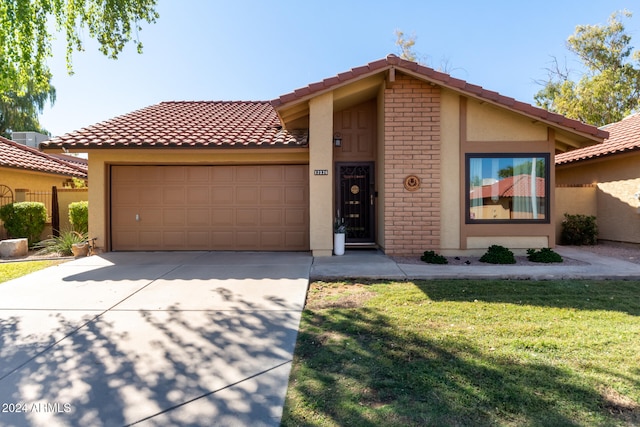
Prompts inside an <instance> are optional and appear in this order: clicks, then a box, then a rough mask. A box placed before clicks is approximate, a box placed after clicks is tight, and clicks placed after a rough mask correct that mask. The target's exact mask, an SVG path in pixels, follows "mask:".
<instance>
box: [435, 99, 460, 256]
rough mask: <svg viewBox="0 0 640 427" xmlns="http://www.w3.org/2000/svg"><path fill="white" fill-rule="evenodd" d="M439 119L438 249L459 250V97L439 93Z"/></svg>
mask: <svg viewBox="0 0 640 427" xmlns="http://www.w3.org/2000/svg"><path fill="white" fill-rule="evenodd" d="M441 99H442V114H441V118H440V124H441V135H442V144H441V145H440V153H441V157H442V160H441V161H442V163H441V164H442V166H441V174H442V181H441V183H440V184H441V188H442V191H441V201H440V218H441V223H440V249H441V250H442V251H447V250H451V249H458V248H459V247H460V213H461V210H460V200H462V199H461V194H460V185H461V182H462V180H463V179H464V169H463V170H462V172H461V170H460V168H461V162H460V97H459V96H458V95H457V94H455V93H453V92H451V91H446V90H444V91H442V96H441Z"/></svg>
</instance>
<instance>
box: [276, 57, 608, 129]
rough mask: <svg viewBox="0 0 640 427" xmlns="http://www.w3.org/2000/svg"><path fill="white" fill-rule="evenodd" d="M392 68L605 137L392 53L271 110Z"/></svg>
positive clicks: (296, 92)
mask: <svg viewBox="0 0 640 427" xmlns="http://www.w3.org/2000/svg"><path fill="white" fill-rule="evenodd" d="M395 67H400V68H402V69H403V71H405V72H409V73H410V74H413V75H414V77H415V74H417V75H419V76H421V77H422V78H424V79H425V80H429V81H432V82H434V83H436V84H438V85H441V86H443V87H446V88H449V89H450V90H453V91H457V92H462V93H464V94H467V95H468V96H470V97H473V98H476V99H481V100H483V101H486V102H490V103H492V104H496V105H499V106H502V107H505V108H508V109H511V110H514V111H517V112H519V113H521V114H524V115H529V116H530V117H535V118H537V119H539V120H542V121H544V122H547V123H549V124H551V125H555V126H562V127H566V128H570V129H573V130H574V131H576V132H580V133H583V134H587V135H591V136H593V137H594V138H597V139H604V138H606V137H607V136H608V135H607V132H606V131H605V130H602V129H599V128H597V127H595V126H593V125H589V124H586V123H584V122H581V121H579V120H576V119H570V118H568V117H565V116H563V115H561V114H557V113H553V112H550V111H548V110H545V109H543V108H540V107H536V106H534V105H531V104H530V103H526V102H523V101H518V100H516V99H515V98H512V97H509V96H506V95H502V94H500V93H499V92H495V91H492V90H488V89H485V88H483V87H482V86H479V85H475V84H472V83H469V82H467V81H465V80H462V79H459V78H457V77H453V76H451V75H450V74H447V73H443V72H441V71H437V70H435V69H433V68H431V67H428V66H426V65H421V64H418V63H417V62H413V61H409V60H406V59H402V58H400V57H398V56H396V55H394V54H389V55H387V56H386V57H385V58H383V59H379V60H376V61H372V62H369V63H368V64H366V65H364V66H360V67H355V68H351V69H350V70H348V71H345V72H342V73H339V74H337V75H335V76H334V77H329V78H326V79H324V80H321V81H319V82H316V83H311V84H309V85H307V86H304V87H302V88H298V89H295V90H294V91H293V92H290V93H287V94H284V95H281V96H280V97H278V98H276V99H273V100H272V101H271V103H272V105H273V107H274V108H276V109H278V108H279V107H281V106H283V105H285V104H288V103H290V102H297V101H301V100H305V99H307V98H309V97H312V96H314V95H316V94H318V93H322V92H325V91H329V90H333V89H335V88H336V86H342V85H344V84H347V83H348V82H350V81H352V80H354V79H357V78H360V77H362V76H365V75H370V74H372V73H376V72H381V71H383V70H385V69H391V68H395Z"/></svg>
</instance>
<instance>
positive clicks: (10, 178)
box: [0, 168, 71, 197]
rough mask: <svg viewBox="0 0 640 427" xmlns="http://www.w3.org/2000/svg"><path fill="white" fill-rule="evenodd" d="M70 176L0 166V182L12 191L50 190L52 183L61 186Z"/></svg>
mask: <svg viewBox="0 0 640 427" xmlns="http://www.w3.org/2000/svg"><path fill="white" fill-rule="evenodd" d="M70 179H71V178H70V177H66V176H61V175H51V174H45V173H40V172H31V171H25V170H22V169H9V168H0V184H2V185H6V186H8V187H9V188H11V190H12V191H13V192H14V197H15V191H16V189H20V188H22V189H27V190H29V191H51V187H53V186H54V185H55V186H56V187H58V188H62V187H63V186H64V184H65V183H66V182H67V181H68V180H70Z"/></svg>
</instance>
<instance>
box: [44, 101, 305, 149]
mask: <svg viewBox="0 0 640 427" xmlns="http://www.w3.org/2000/svg"><path fill="white" fill-rule="evenodd" d="M307 139H308V132H307V130H306V129H305V130H285V129H282V125H281V123H280V120H279V118H278V115H277V114H276V112H275V110H274V109H273V107H272V106H271V104H270V103H269V102H267V101H171V102H161V103H159V104H156V105H152V106H149V107H146V108H142V109H140V110H137V111H133V112H131V113H128V114H124V115H122V116H119V117H115V118H113V119H110V120H107V121H104V122H101V123H98V124H95V125H92V126H88V127H85V128H82V129H80V130H77V131H75V132H71V133H68V134H65V135H63V136H60V137H56V138H52V139H50V140H48V141H46V142H43V143H41V145H40V147H42V148H54V147H57V148H61V147H62V148H68V149H70V148H121V147H167V148H169V147H273V146H275V147H291V146H293V147H296V146H303V145H306V143H307Z"/></svg>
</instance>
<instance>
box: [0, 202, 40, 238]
mask: <svg viewBox="0 0 640 427" xmlns="http://www.w3.org/2000/svg"><path fill="white" fill-rule="evenodd" d="M0 219H2V221H3V222H4V228H5V229H6V230H7V233H8V234H9V236H11V237H13V238H24V237H26V238H27V239H28V240H29V245H30V246H33V245H34V244H35V243H36V242H37V241H39V240H40V235H41V234H42V232H43V231H44V225H45V223H46V222H47V208H45V206H44V203H40V202H18V203H12V204H9V205H4V206H3V207H2V208H0Z"/></svg>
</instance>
